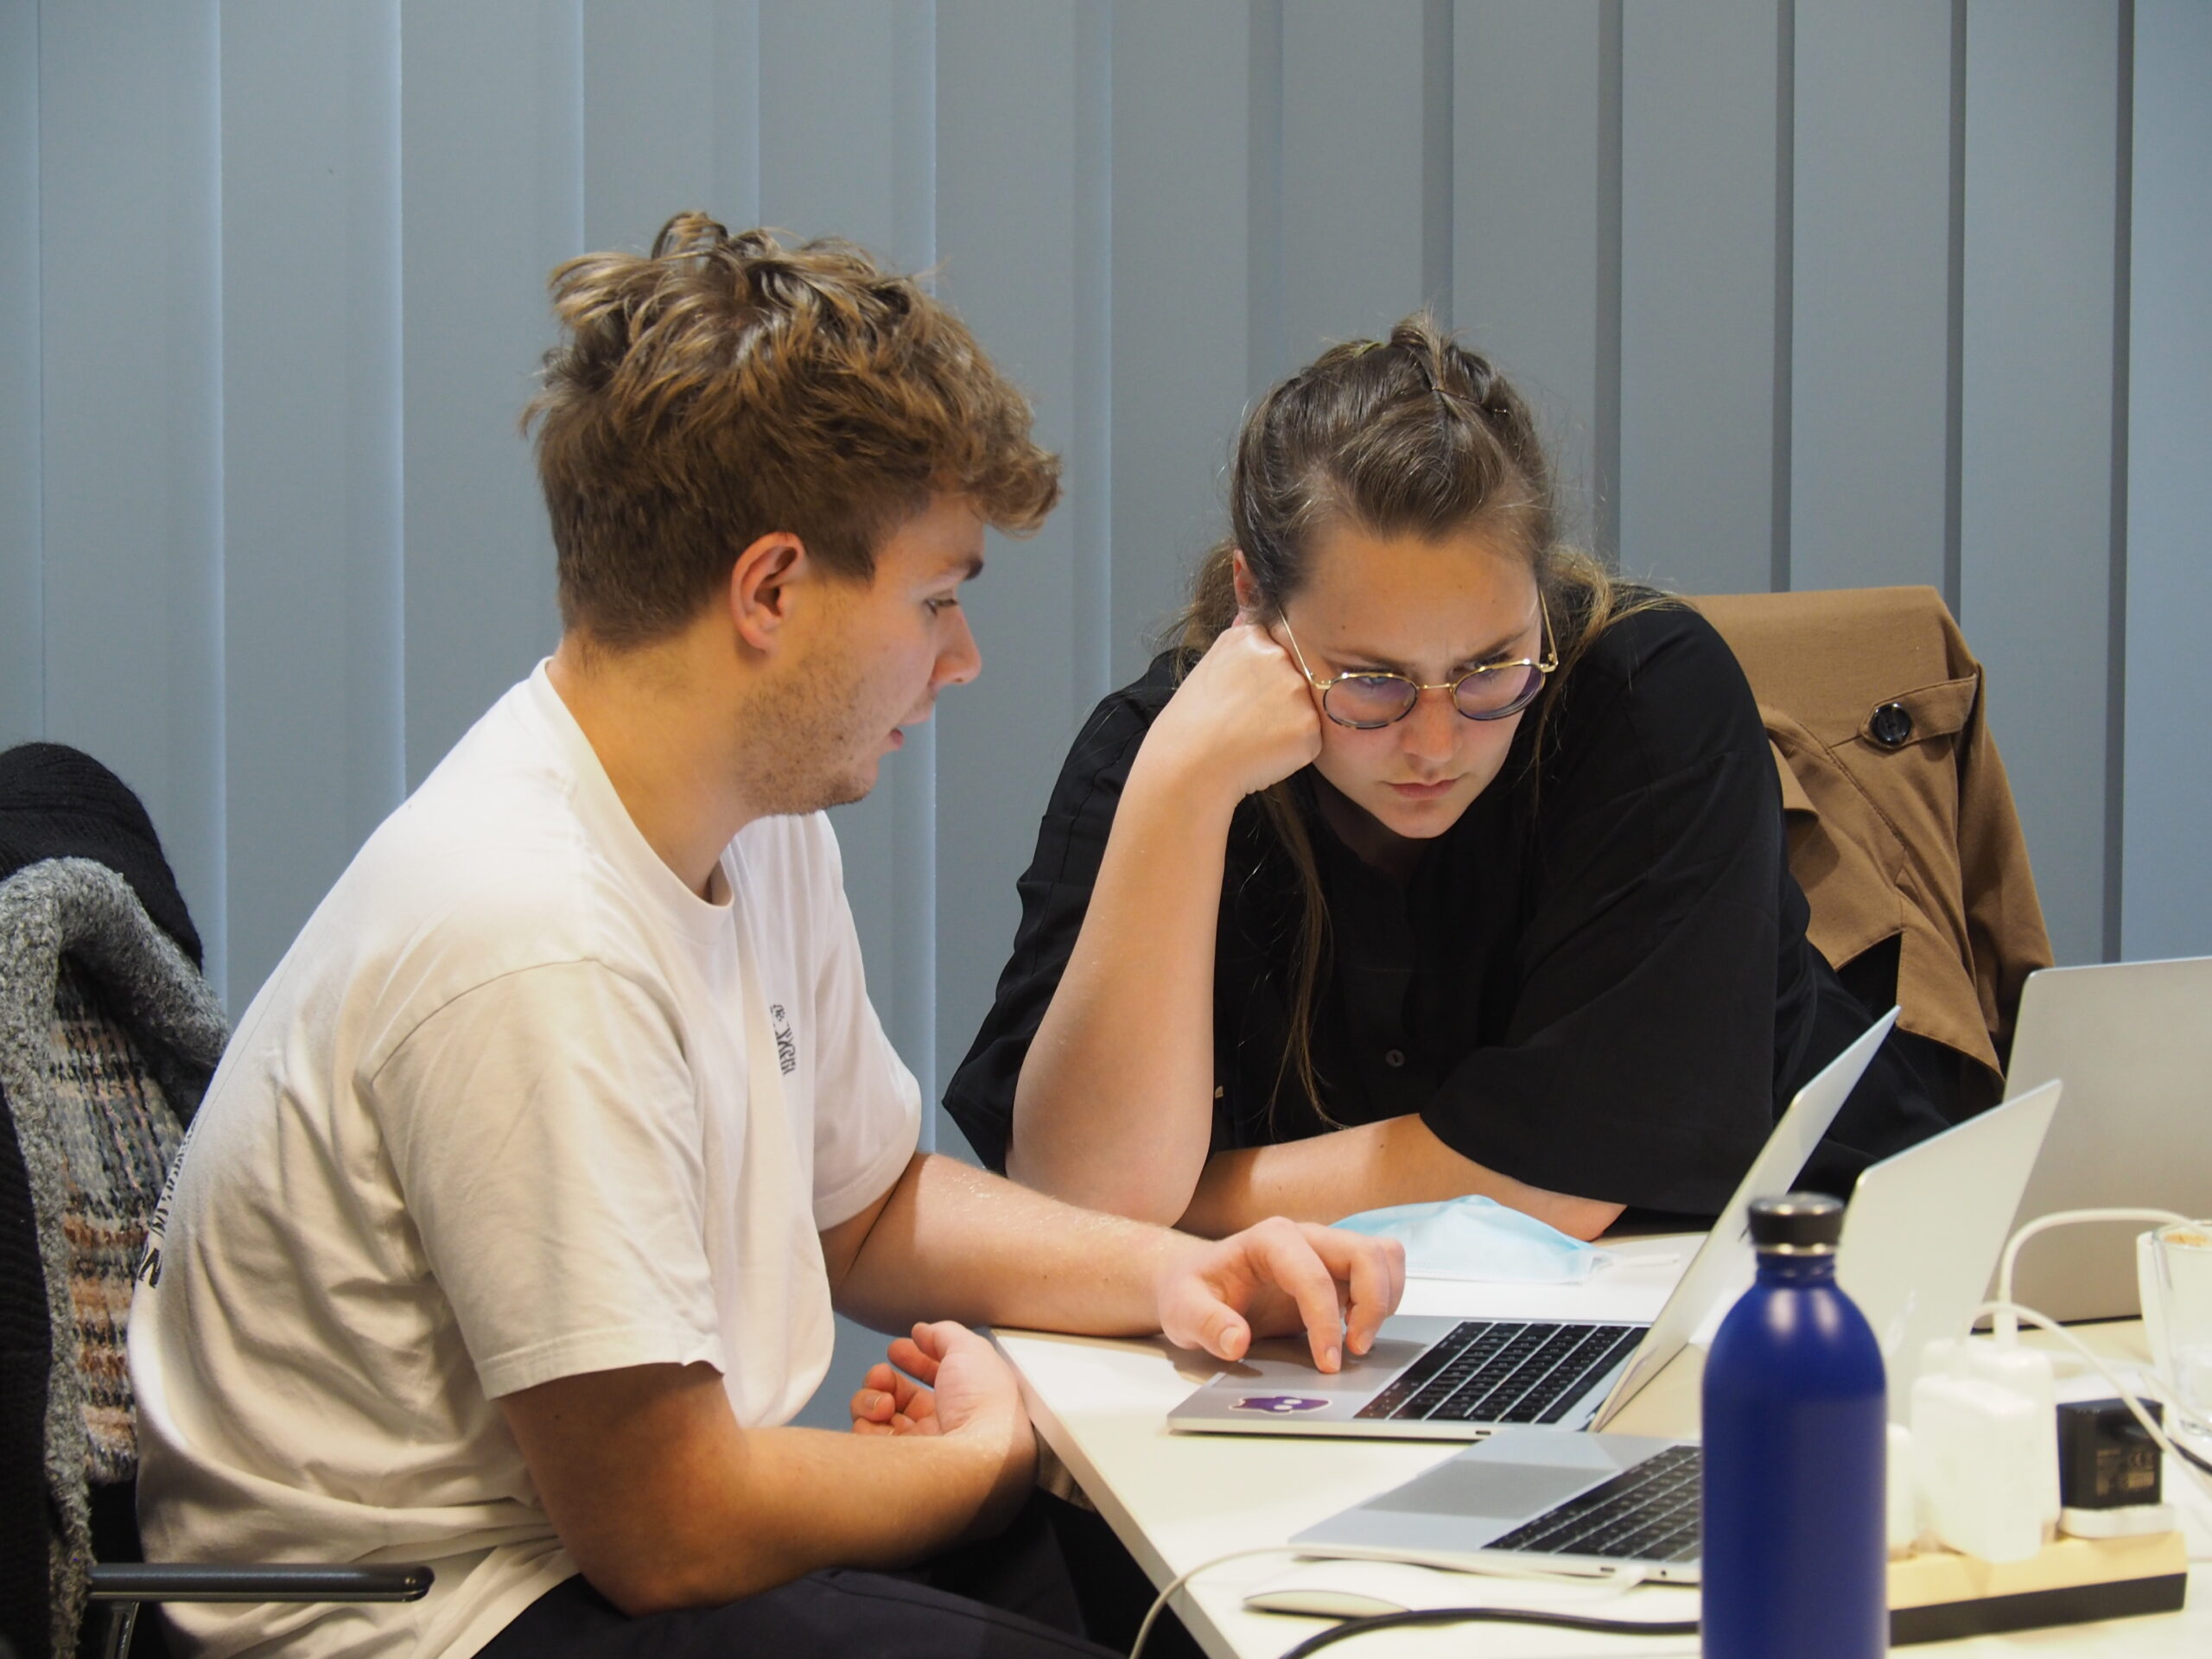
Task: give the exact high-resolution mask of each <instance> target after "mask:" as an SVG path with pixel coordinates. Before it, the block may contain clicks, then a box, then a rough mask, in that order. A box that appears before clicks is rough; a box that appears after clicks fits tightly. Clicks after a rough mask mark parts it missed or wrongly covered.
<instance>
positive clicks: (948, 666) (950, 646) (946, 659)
mask: <svg viewBox="0 0 2212 1659" xmlns="http://www.w3.org/2000/svg"><path fill="white" fill-rule="evenodd" d="M952 615H953V629H954V632H953V637H952V638H951V639H950V640H948V641H947V642H946V643H945V645H944V649H943V650H941V651H939V652H938V654H937V671H936V672H935V673H934V674H932V675H931V677H930V683H931V685H937V686H943V685H965V684H967V683H969V681H970V680H972V679H974V678H975V677H976V676H977V675H978V674H980V673H982V671H983V653H982V652H980V651H978V650H976V635H975V631H974V630H973V629H971V628H969V626H968V613H967V612H965V611H955V612H954V613H952Z"/></svg>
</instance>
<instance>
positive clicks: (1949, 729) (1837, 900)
mask: <svg viewBox="0 0 2212 1659" xmlns="http://www.w3.org/2000/svg"><path fill="white" fill-rule="evenodd" d="M1690 602H1691V603H1692V604H1694V605H1695V606H1696V607H1697V608H1698V609H1699V610H1700V611H1701V612H1702V613H1704V614H1705V616H1706V618H1707V620H1709V621H1710V622H1711V623H1712V624H1713V626H1714V627H1715V628H1717V629H1719V632H1720V633H1721V636H1722V637H1723V638H1724V639H1726V640H1727V641H1728V644H1729V645H1730V647H1731V648H1732V650H1733V651H1734V652H1735V653H1736V658H1737V660H1738V662H1740V663H1741V664H1743V667H1744V673H1745V677H1747V678H1748V679H1749V680H1750V681H1751V690H1752V694H1753V695H1754V696H1756V697H1757V698H1758V704H1759V717H1760V719H1761V720H1762V721H1764V723H1765V726H1766V731H1767V737H1768V739H1769V741H1770V742H1771V743H1772V745H1773V747H1774V754H1775V764H1776V766H1777V769H1778V770H1779V771H1780V772H1781V775H1782V797H1783V810H1784V812H1785V814H1786V816H1787V817H1788V821H1789V868H1790V871H1791V873H1792V874H1795V875H1796V878H1797V880H1798V884H1799V885H1800V886H1801V887H1803V888H1804V890H1805V897H1806V899H1807V900H1808V903H1809V904H1810V905H1811V906H1812V912H1813V920H1812V925H1811V927H1810V928H1809V929H1808V934H1809V936H1810V938H1811V939H1812V941H1813V944H1814V945H1815V948H1816V949H1818V950H1820V952H1821V955H1822V956H1824V957H1827V959H1828V961H1829V962H1830V963H1832V964H1834V966H1836V967H1839V968H1840V967H1842V966H1843V965H1844V964H1845V963H1848V962H1850V961H1851V960H1853V958H1854V957H1858V956H1859V955H1860V954H1861V953H1862V952H1864V951H1866V950H1871V949H1872V947H1874V946H1875V945H1878V944H1881V943H1883V942H1884V941H1885V940H1887V939H1891V938H1895V939H1897V942H1898V944H1897V1001H1898V1004H1899V1005H1900V1007H1901V1008H1902V1010H1903V1012H1902V1014H1900V1015H1899V1018H1898V1024H1899V1025H1900V1026H1902V1027H1904V1029H1905V1030H1907V1031H1911V1032H1916V1033H1919V1034H1920V1035H1922V1036H1923V1037H1928V1038H1931V1039H1934V1040H1935V1041H1936V1042H1939V1043H1942V1044H1943V1045H1945V1046H1947V1047H1949V1048H1951V1049H1954V1050H1955V1051H1956V1052H1958V1053H1959V1054H1961V1056H1963V1057H1965V1058H1967V1059H1968V1060H1971V1061H1973V1062H1974V1064H1975V1065H1977V1066H1979V1067H1980V1069H1981V1071H1983V1072H1984V1073H1985V1074H1986V1080H1987V1083H1988V1084H1989V1085H1990V1087H1989V1090H1988V1091H1987V1092H1986V1094H1984V1095H1982V1098H1983V1099H1985V1100H1995V1099H1996V1098H1997V1097H1998V1094H1999V1092H2000V1091H2001V1088H2002V1084H2003V1076H2004V1066H2005V1057H2006V1055H2007V1054H2008V1053H2009V1052H2010V1050H2011V1047H2012V1019H2013V1015H2014V1014H2015V1012H2016V1011H2017V1010H2018V1007H2019V1002H2020V987H2021V985H2022V983H2023V982H2024V981H2025V980H2026V978H2027V976H2028V975H2029V974H2031V973H2032V972H2033V971H2034V970H2035V969H2038V968H2047V967H2049V966H2050V962H2051V952H2050V935H2049V934H2048V933H2047V932H2046V931H2045V930H2044V919H2043V906H2042V905H2041V904H2040V903H2039V902H2038V901H2037V898H2036V886H2035V878H2034V877H2033V875H2031V874H2030V873H2029V869H2028V850H2027V843H2026V842H2025V840H2024V838H2023V836H2022V835H2021V833H2020V821H2019V817H2018V814H2017V813H2016V812H2015V810H2013V806H2012V788H2011V786H2010V785H2008V784H2007V783H2006V781H2005V763H2004V762H2003V760H2000V759H1999V758H1998V753H1997V744H1996V741H1995V740H1993V738H1992V737H1991V736H1990V734H1989V731H1988V727H1987V722H1986V710H1985V699H1984V697H1983V696H1982V690H1983V686H1982V674H1981V664H1979V663H1978V662H1976V661H1975V660H1974V655H1973V653H1972V652H1969V651H1968V650H1967V644H1966V640H1965V639H1964V637H1963V636H1961V633H1960V632H1959V626H1958V624H1957V623H1956V622H1955V621H1953V620H1952V619H1951V613H1950V612H1949V610H1948V608H1946V607H1945V606H1944V603H1943V601H1942V595H1941V594H1937V593H1936V590H1935V589H1934V588H1853V589H1844V590H1839V591H1835V592H1827V593H1803V594H1731V595H1723V596H1713V597H1707V598H1702V599H1696V600H1693V601H1690ZM1973 1092H1974V1093H1976V1094H1980V1093H1981V1091H1980V1090H1975V1091H1973Z"/></svg>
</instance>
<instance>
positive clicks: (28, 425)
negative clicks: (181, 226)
mask: <svg viewBox="0 0 2212 1659" xmlns="http://www.w3.org/2000/svg"><path fill="white" fill-rule="evenodd" d="M38 217H39V215H38V4H37V0H0V293H5V294H10V295H13V296H15V299H14V302H13V303H11V304H10V305H9V306H8V307H7V308H6V309H5V311H4V313H0V748H6V747H10V745H13V744H16V743H19V742H22V741H23V740H25V739H26V738H30V737H35V736H36V735H37V734H39V733H40V732H41V730H43V729H44V728H45V725H46V649H45V637H44V633H45V630H44V626H43V621H42V616H43V612H44V608H45V607H44V605H43V603H42V601H41V591H42V589H43V588H44V585H45V583H44V579H43V576H42V574H41V570H40V568H39V564H40V560H39V534H40V532H39V454H40V448H41V444H40V437H39V355H40V353H39V330H40V327H41V320H40V316H39V231H38Z"/></svg>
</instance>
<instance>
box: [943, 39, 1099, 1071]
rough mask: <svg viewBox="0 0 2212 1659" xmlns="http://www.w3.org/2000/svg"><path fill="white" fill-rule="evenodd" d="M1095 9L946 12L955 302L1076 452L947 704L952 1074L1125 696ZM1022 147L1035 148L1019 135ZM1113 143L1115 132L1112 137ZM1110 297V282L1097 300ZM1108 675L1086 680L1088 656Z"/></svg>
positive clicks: (990, 583)
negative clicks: (1096, 645)
mask: <svg viewBox="0 0 2212 1659" xmlns="http://www.w3.org/2000/svg"><path fill="white" fill-rule="evenodd" d="M1095 11H1096V8H1088V7H1076V6H1068V7H1042V6H1034V5H1031V4H1028V3H1027V0H941V3H940V5H939V7H938V178H939V181H940V182H939V186H938V260H939V262H940V269H941V270H942V272H943V276H942V278H941V283H940V292H941V293H942V294H943V296H944V298H945V299H946V300H947V301H948V302H950V303H951V304H952V306H953V307H954V308H956V309H957V310H958V311H959V313H960V315H962V316H963V318H965V319H966V321H967V322H968V324H969V327H971V328H973V329H974V330H975V331H976V335H977V337H978V338H979V339H980V340H982V345H983V347H984V349H985V350H986V351H987V352H988V353H990V355H991V357H992V359H994V360H995V362H996V364H997V365H998V366H999V368H1000V369H1001V372H1004V373H1006V374H1007V376H1009V377H1010V378H1012V379H1014V381H1015V382H1016V383H1017V384H1018V385H1020V386H1021V387H1022V388H1023V389H1024V390H1025V391H1027V393H1028V394H1029V397H1030V398H1031V401H1032V403H1033V404H1034V406H1035V408H1036V411H1037V436H1038V440H1039V442H1042V443H1043V444H1045V445H1046V448H1051V449H1054V450H1056V451H1058V452H1059V453H1060V454H1061V455H1062V456H1063V460H1064V468H1065V469H1064V472H1063V477H1064V479H1065V484H1066V490H1067V494H1066V497H1065V499H1064V500H1063V502H1062V504H1061V505H1060V507H1059V509H1058V511H1057V512H1055V513H1054V514H1053V515H1052V518H1051V519H1049V520H1048V521H1047V522H1046V525H1045V528H1044V529H1043V531H1040V532H1039V534H1038V535H1037V536H1036V537H1034V538H1033V539H1031V540H1029V541H1027V542H1025V543H1008V542H1007V541H1006V540H1004V539H1003V538H1002V537H992V538H991V546H990V550H989V561H990V563H989V569H988V574H987V575H985V576H984V577H983V579H982V581H981V582H976V583H973V584H971V585H970V587H969V589H968V590H967V596H966V599H965V601H964V603H965V605H966V607H967V610H968V614H969V623H970V625H971V626H973V627H974V629H975V632H976V641H977V643H978V645H980V646H981V647H982V653H983V673H982V678H981V679H980V680H979V681H978V682H977V683H976V684H975V685H974V686H971V687H963V688H959V689H956V690H951V691H949V692H948V693H947V694H946V695H945V696H944V697H943V698H942V699H941V700H940V702H939V703H938V861H937V869H936V882H937V889H938V941H937V943H938V955H937V969H938V1055H939V1057H940V1059H941V1061H942V1065H943V1068H944V1069H946V1070H949V1069H950V1067H951V1066H952V1065H955V1064H957V1061H958V1059H959V1057H960V1056H961V1055H962V1054H963V1052H966V1049H967V1046H968V1044H969V1041H970V1039H973V1037H974V1036H975V1034H976V1027H978V1026H980V1025H981V1024H982V1019H983V1015H984V1014H985V1013H987V1012H988V1009H989V1007H990V1003H991V993H992V988H993V986H994V985H995V982H996V980H997V977H998V970H999V969H1000V967H1001V964H1002V963H1004V961H1005V959H1006V952H1007V949H1008V947H1009V946H1010V945H1011V944H1012V943H1013V940H1014V923H1015V921H1016V920H1017V919H1018V918H1019V916H1020V906H1019V904H1018V902H1017V901H1016V899H1015V896H1014V874H1015V873H1016V872H1018V871H1019V870H1020V869H1021V868H1022V867H1023V866H1024V865H1026V864H1027V862H1028V859H1029V852H1030V849H1031V847H1032V846H1033V843H1034V842H1035V839H1036V827H1037V819H1038V815H1039V813H1040V812H1041V811H1042V810H1043V808H1044V804H1045V798H1046V795H1047V794H1048V793H1050V791H1051V789H1052V779H1053V778H1054V777H1055V776H1056V775H1057V774H1058V771H1059V766H1060V762H1061V760H1062V759H1063V758H1064V757H1065V753H1066V749H1067V743H1068V740H1069V738H1070V737H1071V736H1072V735H1073V734H1074V732H1075V729H1076V726H1077V722H1078V721H1079V720H1080V718H1081V716H1082V715H1083V714H1084V713H1087V712H1088V711H1089V709H1090V704H1091V703H1092V702H1094V701H1095V700H1096V698H1097V697H1098V696H1101V695H1103V692H1104V691H1105V690H1107V688H1106V686H1105V685H1104V684H1103V677H1104V668H1103V654H1102V653H1099V652H1096V651H1094V650H1092V648H1091V645H1090V639H1089V638H1088V636H1089V635H1090V634H1091V633H1093V632H1100V631H1103V626H1104V624H1105V620H1106V619H1105V618H1104V617H1103V616H1102V615H1099V614H1097V613H1096V612H1095V611H1092V612H1090V613H1086V612H1085V608H1084V607H1081V606H1079V605H1078V604H1077V602H1076V595H1077V588H1078V585H1079V575H1078V573H1079V570H1080V569H1081V567H1083V566H1084V565H1090V566H1093V567H1096V566H1097V565H1100V564H1102V563H1103V562H1104V560H1105V557H1106V548H1105V546H1104V544H1103V540H1102V539H1100V538H1098V537H1095V536H1092V535H1085V534H1084V533H1083V532H1084V530H1085V528H1086V527H1087V526H1088V525H1090V524H1093V523H1094V522H1095V521H1094V520H1093V519H1092V518H1090V516H1088V515H1086V514H1085V512H1084V507H1085V506H1086V505H1088V504H1089V503H1090V500H1091V499H1094V498H1096V497H1097V496H1099V495H1101V494H1103V492H1104V490H1105V488H1106V479H1105V476H1104V471H1103V461H1104V459H1105V457H1104V446H1103V443H1101V444H1098V445H1096V447H1095V448H1091V449H1090V450H1088V451H1086V450H1085V449H1083V448H1077V447H1076V439H1077V420H1076V416H1077V407H1078V398H1079V397H1080V395H1081V389H1079V387H1078V385H1077V373H1078V368H1079V366H1080V365H1079V362H1078V358H1077V341H1078V340H1085V339H1089V338H1092V337H1095V336H1096V334H1099V333H1100V332H1102V331H1103V328H1104V327H1105V323H1106V319H1105V317H1104V316H1103V315H1088V316H1086V315H1078V311H1077V300H1078V296H1080V295H1083V294H1084V293H1086V292H1090V291H1091V290H1087V289H1085V288H1084V285H1083V284H1082V283H1080V282H1079V280H1078V272H1079V270H1080V268H1081V266H1082V264H1084V261H1086V260H1090V261H1096V260H1098V259H1100V258H1102V257H1103V254H1104V250H1103V247H1095V246H1087V245H1085V243H1086V241H1087V239H1088V238H1086V237H1085V236H1084V219H1083V216H1082V214H1081V213H1080V212H1079V205H1080V203H1081V201H1082V200H1083V199H1084V195H1085V194H1086V189H1087V187H1088V185H1089V183H1090V181H1091V180H1092V179H1093V178H1094V177H1096V176H1097V175H1099V174H1100V173H1101V171H1102V170H1103V167H1104V164H1105V157H1104V156H1103V155H1099V154H1096V153H1090V154H1086V153H1084V147H1083V141H1084V138H1085V137H1089V136H1091V135H1086V134H1084V133H1083V132H1082V131H1080V130H1079V122H1078V114H1079V111H1080V109H1081V107H1082V105H1083V104H1084V84H1085V83H1086V82H1091V83H1096V84H1097V86H1098V88H1099V90H1100V91H1101V92H1103V78H1104V75H1105V73H1106V71H1107V67H1108V66H1107V64H1106V62H1105V60H1104V55H1103V54H1104V51H1105V48H1106V40H1105V36H1104V32H1103V29H1099V30H1086V29H1084V28H1083V27H1082V24H1083V23H1084V22H1085V21H1086V20H1087V17H1086V14H1089V13H1092V12H1095ZM1017 135H1018V137H1017ZM1101 136H1103V135H1101ZM1095 292H1096V297H1097V299H1098V300H1101V301H1103V296H1104V290H1103V285H1102V286H1101V287H1099V288H1098V289H1096V290H1095ZM1085 658H1090V659H1091V660H1092V661H1093V662H1095V663H1096V664H1097V667H1096V675H1097V678H1098V680H1099V681H1100V682H1102V683H1093V684H1090V685H1085V686H1083V687H1080V688H1078V686H1077V684H1076V683H1075V680H1074V678H1073V677H1071V674H1070V673H1069V664H1070V663H1071V661H1076V662H1080V661H1083V660H1084V659H1085Z"/></svg>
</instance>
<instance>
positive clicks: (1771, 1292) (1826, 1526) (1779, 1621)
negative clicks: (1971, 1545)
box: [1700, 1192, 1890, 1659]
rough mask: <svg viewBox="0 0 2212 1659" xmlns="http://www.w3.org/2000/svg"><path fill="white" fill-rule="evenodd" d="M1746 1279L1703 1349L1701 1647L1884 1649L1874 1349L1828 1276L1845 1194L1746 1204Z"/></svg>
mask: <svg viewBox="0 0 2212 1659" xmlns="http://www.w3.org/2000/svg"><path fill="white" fill-rule="evenodd" d="M1842 1233H1843V1206H1842V1205H1840V1204H1839V1203H1837V1202H1836V1201H1835V1200H1834V1198H1825V1197H1822V1196H1821V1195H1819V1194H1817V1193H1808V1192H1795V1193H1792V1194H1790V1195H1789V1197H1787V1198H1759V1199H1755V1200H1754V1201H1753V1202H1752V1205H1751V1243H1752V1244H1753V1245H1754V1246H1755V1247H1756V1248H1757V1249H1758V1262H1759V1267H1758V1281H1756V1282H1755V1283H1754V1284H1753V1285H1752V1286H1751V1288H1750V1289H1749V1290H1747V1291H1745V1293H1744V1294H1743V1296H1742V1298H1741V1299H1740V1300H1738V1302H1737V1303H1736V1306H1734V1307H1732V1308H1731V1309H1730V1310H1729V1311H1728V1317H1727V1318H1726V1319H1723V1320H1722V1321H1721V1323H1720V1330H1719V1334H1718V1335H1717V1336H1715V1337H1714V1338H1713V1351H1712V1352H1711V1353H1710V1354H1709V1355H1708V1356H1707V1359H1706V1362H1705V1516H1704V1531H1705V1561H1704V1569H1703V1571H1704V1594H1703V1598H1702V1601H1703V1611H1702V1613H1701V1615H1700V1617H1701V1619H1702V1623H1703V1643H1702V1645H1703V1649H1704V1653H1705V1659H1870V1656H1872V1655H1875V1654H1881V1653H1886V1652H1887V1651H1888V1650H1889V1633H1890V1615H1889V1595H1888V1570H1889V1569H1888V1560H1889V1552H1888V1548H1887V1546H1886V1543H1885V1536H1884V1510H1883V1478H1884V1464H1885V1459H1886V1455H1887V1452H1888V1449H1889V1431H1888V1427H1887V1411H1886V1406H1885V1393H1884V1389H1883V1383H1882V1351H1881V1349H1880V1348H1879V1347H1878V1345H1877V1344H1875V1341H1874V1333H1873V1332H1872V1330H1871V1329H1870V1328H1869V1327H1868V1326H1867V1324H1866V1316H1865V1315H1864V1314H1862V1313H1859V1310H1858V1308H1857V1307H1856V1306H1853V1303H1852V1300H1851V1299H1850V1298H1849V1297H1848V1296H1847V1295H1845V1294H1843V1292H1842V1291H1841V1290H1840V1289H1839V1288H1837V1286H1836V1282H1835V1247H1836V1241H1837V1239H1838V1238H1840V1236H1842Z"/></svg>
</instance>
